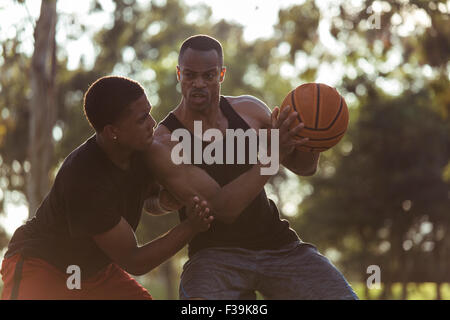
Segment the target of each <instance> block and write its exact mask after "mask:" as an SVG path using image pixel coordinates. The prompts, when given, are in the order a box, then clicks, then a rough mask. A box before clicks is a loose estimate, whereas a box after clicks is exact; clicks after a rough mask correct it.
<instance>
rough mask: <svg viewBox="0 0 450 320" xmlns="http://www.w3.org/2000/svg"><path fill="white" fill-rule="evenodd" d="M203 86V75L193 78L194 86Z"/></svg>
mask: <svg viewBox="0 0 450 320" xmlns="http://www.w3.org/2000/svg"><path fill="white" fill-rule="evenodd" d="M204 86H205V81H204V80H203V77H196V78H195V79H194V87H196V88H203V87H204Z"/></svg>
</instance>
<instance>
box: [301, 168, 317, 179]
mask: <svg viewBox="0 0 450 320" xmlns="http://www.w3.org/2000/svg"><path fill="white" fill-rule="evenodd" d="M316 172H317V167H315V168H313V169H311V170H306V171H302V172H300V173H299V175H300V176H303V177H310V176H313V175H314V174H315V173H316Z"/></svg>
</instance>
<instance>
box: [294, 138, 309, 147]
mask: <svg viewBox="0 0 450 320" xmlns="http://www.w3.org/2000/svg"><path fill="white" fill-rule="evenodd" d="M308 141H309V138H302V139H300V140H297V141H296V142H295V143H294V145H295V146H296V147H297V146H301V145H303V144H305V143H307V142H308Z"/></svg>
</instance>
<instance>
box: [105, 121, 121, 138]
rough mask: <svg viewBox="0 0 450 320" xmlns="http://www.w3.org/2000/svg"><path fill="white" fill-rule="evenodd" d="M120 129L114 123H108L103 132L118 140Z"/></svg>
mask: <svg viewBox="0 0 450 320" xmlns="http://www.w3.org/2000/svg"><path fill="white" fill-rule="evenodd" d="M118 131H119V130H118V129H117V128H116V127H115V126H113V125H112V124H107V125H106V126H105V127H104V128H103V131H102V134H103V135H104V136H105V137H106V138H107V139H108V140H110V141H117V139H118Z"/></svg>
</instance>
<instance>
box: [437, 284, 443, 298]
mask: <svg viewBox="0 0 450 320" xmlns="http://www.w3.org/2000/svg"><path fill="white" fill-rule="evenodd" d="M441 285H442V282H436V300H442V295H441Z"/></svg>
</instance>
